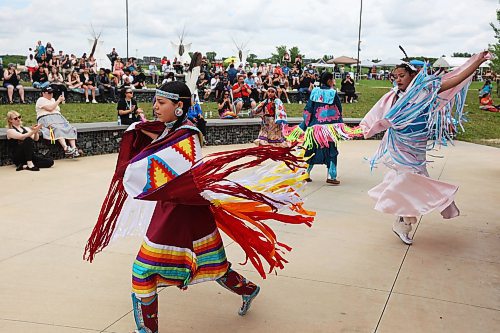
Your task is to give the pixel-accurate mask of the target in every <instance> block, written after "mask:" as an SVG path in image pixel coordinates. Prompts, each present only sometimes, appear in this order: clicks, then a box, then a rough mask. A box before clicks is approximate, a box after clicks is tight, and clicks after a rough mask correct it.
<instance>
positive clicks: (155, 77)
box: [148, 59, 158, 84]
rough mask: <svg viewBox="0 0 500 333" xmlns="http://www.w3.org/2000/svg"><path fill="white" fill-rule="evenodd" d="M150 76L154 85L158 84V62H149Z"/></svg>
mask: <svg viewBox="0 0 500 333" xmlns="http://www.w3.org/2000/svg"><path fill="white" fill-rule="evenodd" d="M148 69H149V75H151V80H153V84H158V73H157V72H158V67H156V62H155V61H154V60H153V59H151V61H150V62H149V67H148Z"/></svg>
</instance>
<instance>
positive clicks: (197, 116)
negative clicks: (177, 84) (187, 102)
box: [187, 95, 207, 136]
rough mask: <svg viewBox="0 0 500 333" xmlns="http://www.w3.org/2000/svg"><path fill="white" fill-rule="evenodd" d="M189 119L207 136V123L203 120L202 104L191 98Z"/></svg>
mask: <svg viewBox="0 0 500 333" xmlns="http://www.w3.org/2000/svg"><path fill="white" fill-rule="evenodd" d="M193 96H194V95H193ZM187 118H188V119H189V120H190V121H191V122H192V123H193V124H195V125H196V127H197V128H198V129H199V130H200V132H201V133H202V134H203V135H204V136H205V135H207V121H206V120H205V119H204V118H203V111H202V110H201V106H200V104H199V103H196V102H195V101H194V98H191V106H190V107H189V110H188V113H187Z"/></svg>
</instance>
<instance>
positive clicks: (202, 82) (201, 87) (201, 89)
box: [196, 72, 210, 98]
mask: <svg viewBox="0 0 500 333" xmlns="http://www.w3.org/2000/svg"><path fill="white" fill-rule="evenodd" d="M207 84H208V80H207V79H206V77H205V73H204V72H201V73H200V76H198V79H197V80H196V90H197V91H198V93H197V95H198V97H199V98H203V96H204V95H205V89H206V86H207ZM209 90H210V89H209Z"/></svg>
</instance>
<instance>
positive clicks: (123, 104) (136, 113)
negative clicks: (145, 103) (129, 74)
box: [116, 88, 144, 125]
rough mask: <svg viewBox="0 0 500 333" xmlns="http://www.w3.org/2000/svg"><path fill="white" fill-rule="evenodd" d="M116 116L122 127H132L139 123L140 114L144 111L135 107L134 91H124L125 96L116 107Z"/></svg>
mask: <svg viewBox="0 0 500 333" xmlns="http://www.w3.org/2000/svg"><path fill="white" fill-rule="evenodd" d="M116 110H117V111H118V116H119V117H120V122H121V124H122V125H132V124H133V123H135V122H137V121H141V120H142V117H141V114H142V115H144V111H143V110H142V109H141V108H138V107H137V101H136V100H135V98H134V91H133V90H132V89H130V88H127V89H125V94H124V96H123V98H122V99H120V100H119V101H118V104H117V105H116Z"/></svg>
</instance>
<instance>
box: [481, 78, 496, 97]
mask: <svg viewBox="0 0 500 333" xmlns="http://www.w3.org/2000/svg"><path fill="white" fill-rule="evenodd" d="M492 90H493V86H492V84H491V81H490V80H486V81H485V82H484V84H483V87H482V88H481V90H480V91H479V99H480V100H481V98H483V97H488V96H489V95H491V91H492Z"/></svg>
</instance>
